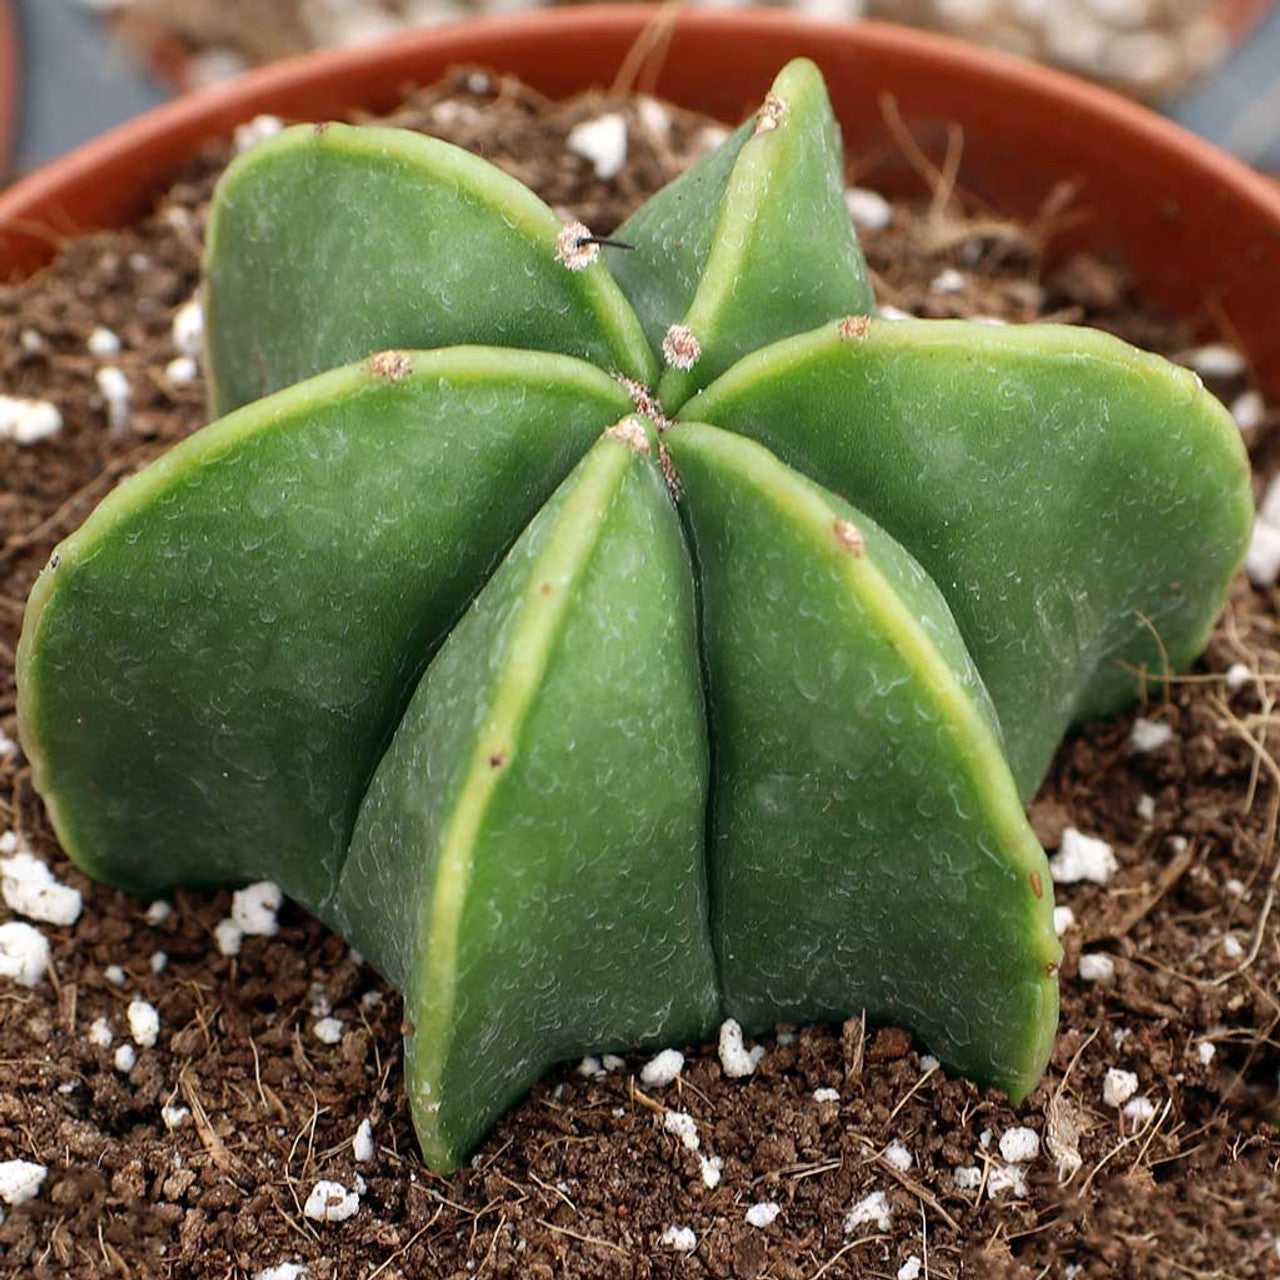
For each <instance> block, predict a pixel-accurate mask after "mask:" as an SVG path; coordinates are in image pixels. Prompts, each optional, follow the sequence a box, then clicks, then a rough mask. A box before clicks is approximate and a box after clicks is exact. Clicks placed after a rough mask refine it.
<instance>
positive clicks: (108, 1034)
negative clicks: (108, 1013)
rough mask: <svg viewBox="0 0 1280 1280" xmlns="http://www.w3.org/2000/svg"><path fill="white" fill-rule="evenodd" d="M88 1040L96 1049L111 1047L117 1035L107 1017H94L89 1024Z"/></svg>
mask: <svg viewBox="0 0 1280 1280" xmlns="http://www.w3.org/2000/svg"><path fill="white" fill-rule="evenodd" d="M87 1038H88V1041H89V1043H90V1044H91V1045H93V1047H94V1048H95V1049H110V1048H111V1042H112V1040H114V1039H115V1035H114V1034H113V1032H112V1030H111V1024H110V1023H109V1022H108V1021H107V1020H106V1018H94V1020H93V1021H92V1022H91V1023H90V1024H89V1031H88V1037H87Z"/></svg>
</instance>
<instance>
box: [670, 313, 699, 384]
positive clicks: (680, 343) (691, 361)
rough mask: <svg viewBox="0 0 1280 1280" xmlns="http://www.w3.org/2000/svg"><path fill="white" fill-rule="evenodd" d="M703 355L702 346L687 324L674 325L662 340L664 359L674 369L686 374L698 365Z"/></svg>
mask: <svg viewBox="0 0 1280 1280" xmlns="http://www.w3.org/2000/svg"><path fill="white" fill-rule="evenodd" d="M701 355H702V344H701V343H700V342H699V341H698V339H697V337H696V335H695V334H694V332H693V330H692V329H690V328H689V326H688V325H687V324H673V325H672V326H671V328H669V329H668V330H667V334H666V337H664V338H663V339H662V356H663V359H664V360H666V362H667V363H668V364H669V365H670V366H671V367H672V368H673V369H683V370H685V371H686V372H687V371H688V370H690V369H692V368H693V366H694V365H695V364H697V363H698V360H699V358H700V357H701Z"/></svg>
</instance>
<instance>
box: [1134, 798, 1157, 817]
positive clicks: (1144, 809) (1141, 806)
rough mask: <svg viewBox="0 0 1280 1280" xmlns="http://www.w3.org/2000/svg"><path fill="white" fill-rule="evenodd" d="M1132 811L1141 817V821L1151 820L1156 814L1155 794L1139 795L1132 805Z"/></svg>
mask: <svg viewBox="0 0 1280 1280" xmlns="http://www.w3.org/2000/svg"><path fill="white" fill-rule="evenodd" d="M1134 812H1135V813H1136V814H1137V815H1138V817H1139V818H1141V819H1142V821H1143V822H1153V821H1154V820H1155V816H1156V798H1155V796H1148V795H1141V796H1139V797H1138V803H1137V804H1136V805H1134Z"/></svg>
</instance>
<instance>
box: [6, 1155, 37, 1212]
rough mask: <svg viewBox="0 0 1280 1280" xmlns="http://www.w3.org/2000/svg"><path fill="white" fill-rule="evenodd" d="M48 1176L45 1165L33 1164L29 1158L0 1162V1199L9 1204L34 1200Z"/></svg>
mask: <svg viewBox="0 0 1280 1280" xmlns="http://www.w3.org/2000/svg"><path fill="white" fill-rule="evenodd" d="M48 1176H49V1170H48V1168H47V1167H46V1166H45V1165H42V1164H33V1163H32V1162H31V1161H30V1160H5V1161H3V1162H0V1200H3V1201H4V1202H5V1204H11V1205H12V1204H25V1203H26V1202H27V1201H28V1200H34V1199H35V1198H36V1196H37V1195H39V1194H40V1188H41V1187H42V1186H43V1185H44V1180H45V1179H46V1178H47V1177H48Z"/></svg>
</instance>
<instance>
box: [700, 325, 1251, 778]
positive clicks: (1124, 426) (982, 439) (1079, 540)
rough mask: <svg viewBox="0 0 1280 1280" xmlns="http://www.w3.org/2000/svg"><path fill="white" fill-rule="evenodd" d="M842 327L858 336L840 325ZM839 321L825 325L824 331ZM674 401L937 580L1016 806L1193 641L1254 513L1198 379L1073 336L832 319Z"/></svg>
mask: <svg viewBox="0 0 1280 1280" xmlns="http://www.w3.org/2000/svg"><path fill="white" fill-rule="evenodd" d="M855 333H856V335H857V336H853V335H854V334H855ZM842 335H843V336H842ZM685 412H686V413H687V414H688V416H690V417H691V418H694V419H696V420H698V421H705V422H711V423H714V424H716V425H718V426H722V427H729V428H732V429H733V430H734V431H739V432H742V433H744V434H746V435H749V436H751V437H752V438H753V439H756V440H759V441H760V442H761V443H762V444H764V445H766V446H767V447H768V448H770V449H772V450H774V451H775V452H777V454H778V455H779V456H780V457H782V458H784V459H785V460H786V461H787V462H788V463H789V464H790V465H791V466H793V467H796V468H798V469H799V470H801V471H803V472H804V473H805V474H806V475H808V476H810V477H811V478H812V479H814V480H817V481H818V482H819V483H821V484H823V485H825V486H827V487H828V488H831V489H833V490H835V491H836V492H837V493H840V494H842V495H843V496H844V497H846V498H847V499H848V500H849V501H851V502H853V503H855V504H856V505H858V506H859V507H860V508H861V509H862V510H864V511H866V512H867V514H868V515H870V516H871V517H872V518H873V519H875V520H876V521H878V522H879V523H880V524H881V525H882V526H883V527H884V528H885V529H887V530H888V531H889V532H890V533H892V534H893V535H894V536H895V537H896V538H898V539H899V540H900V541H901V542H903V543H904V545H906V546H907V547H909V548H910V550H911V551H912V553H913V554H914V555H915V556H916V557H917V559H919V561H920V563H921V564H923V565H924V567H925V569H926V570H927V571H928V573H929V574H930V576H931V577H932V578H933V580H934V581H935V582H936V583H937V584H938V586H939V588H940V589H941V590H942V592H943V594H944V595H945V596H946V598H947V601H948V603H949V604H950V605H951V608H952V610H953V611H954V613H955V617H956V621H957V623H958V624H959V626H960V631H961V633H962V635H963V636H964V638H965V642H966V643H967V645H968V647H969V651H970V653H972V655H973V658H974V661H975V662H976V663H977V665H978V669H979V671H980V672H981V673H982V678H983V681H984V682H985V684H986V686H987V691H988V692H989V693H990V694H991V697H992V700H993V701H994V703H995V706H996V710H997V713H998V715H999V719H1000V723H1001V725H1002V727H1003V730H1004V745H1005V750H1006V751H1007V752H1008V755H1009V761H1010V764H1011V766H1012V768H1013V773H1014V776H1015V778H1017V780H1018V783H1019V787H1020V790H1021V792H1022V795H1023V798H1024V799H1029V798H1030V797H1031V795H1032V794H1034V792H1035V789H1036V787H1037V786H1039V784H1040V780H1041V779H1042V778H1043V776H1044V773H1045V770H1046V769H1047V768H1048V766H1049V762H1050V760H1051V759H1052V757H1053V753H1054V751H1055V750H1056V749H1057V746H1058V743H1059V742H1060V741H1061V740H1062V735H1063V734H1064V733H1065V732H1066V730H1067V728H1068V726H1069V725H1071V724H1072V723H1073V722H1075V721H1078V720H1083V719H1088V718H1090V717H1094V716H1099V715H1104V714H1106V713H1108V712H1111V711H1114V710H1115V709H1116V708H1118V707H1121V706H1124V705H1125V704H1126V703H1128V702H1131V701H1132V700H1133V697H1134V695H1135V693H1136V692H1138V690H1139V688H1140V684H1141V682H1140V678H1139V676H1138V674H1137V672H1138V671H1139V670H1146V671H1147V672H1148V673H1149V678H1150V680H1151V682H1152V683H1156V682H1158V681H1159V679H1160V678H1161V676H1162V674H1163V673H1164V671H1165V669H1166V663H1167V664H1168V665H1169V666H1171V667H1172V668H1174V669H1181V668H1183V667H1185V666H1186V665H1187V664H1188V663H1190V662H1191V660H1192V659H1193V658H1195V657H1196V655H1197V654H1199V652H1200V651H1201V649H1203V648H1204V645H1205V642H1206V641H1207V639H1208V636H1209V632H1210V630H1211V629H1212V627H1213V623H1214V621H1215V619H1216V618H1217V616H1218V613H1219V612H1220V611H1221V608H1222V601H1223V599H1224V598H1225V595H1226V590H1227V586H1228V583H1229V582H1230V580H1231V578H1232V577H1233V576H1234V574H1235V573H1236V572H1237V570H1238V569H1239V567H1240V563H1241V559H1242V557H1243V555H1244V549H1245V547H1246V546H1247V545H1248V539H1249V532H1250V529H1251V527H1252V519H1253V505H1252V502H1251V500H1250V494H1249V464H1248V459H1247V457H1246V456H1245V452H1244V447H1243V445H1242V444H1241V441H1240V432H1239V430H1238V429H1237V428H1236V425H1235V423H1234V422H1233V421H1232V419H1231V416H1230V415H1229V414H1228V413H1227V411H1226V410H1225V409H1224V408H1223V407H1222V405H1221V404H1219V403H1218V401H1217V400H1215V399H1214V398H1213V397H1212V396H1210V395H1207V394H1205V392H1204V391H1203V390H1202V388H1201V387H1200V385H1199V383H1198V382H1197V380H1196V378H1195V375H1194V374H1191V373H1189V372H1187V371H1186V370H1185V369H1179V368H1178V367H1177V366H1175V365H1172V364H1170V363H1169V362H1168V361H1166V360H1161V359H1160V358H1158V357H1156V356H1151V355H1147V354H1146V353H1145V352H1141V351H1137V350H1135V349H1134V348H1133V347H1130V346H1127V345H1126V344H1124V343H1122V342H1120V341H1118V340H1117V339H1115V338H1112V337H1109V336H1107V335H1106V334H1102V333H1096V332H1092V331H1090V330H1081V329H1071V328H1067V327H1065V326H1059V325H1025V326H1016V327H1015V326H993V325H975V324H969V323H965V322H958V321H940V320H933V321H930V320H916V321H892V322H887V321H875V322H872V323H870V324H867V325H862V324H859V325H855V326H848V325H846V326H843V328H842V327H841V326H839V325H828V326H826V327H824V328H823V329H821V330H818V331H816V332H814V333H810V334H805V335H802V336H800V337H797V338H795V339H793V340H791V341H788V342H780V343H777V344H775V345H774V346H772V347H770V348H768V349H767V350H765V351H761V352H758V353H757V354H755V355H754V356H751V357H749V358H747V359H745V360H743V361H741V362H740V363H739V364H738V365H737V366H736V367H735V368H734V369H733V370H732V371H731V372H730V373H729V374H727V375H725V377H723V378H721V379H720V380H719V381H718V382H716V383H715V384H713V385H712V386H711V387H709V388H708V389H707V391H706V392H704V393H703V394H702V395H701V396H699V397H697V398H696V399H695V400H694V401H692V402H691V403H690V404H689V405H688V406H687V408H686V410H685Z"/></svg>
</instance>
